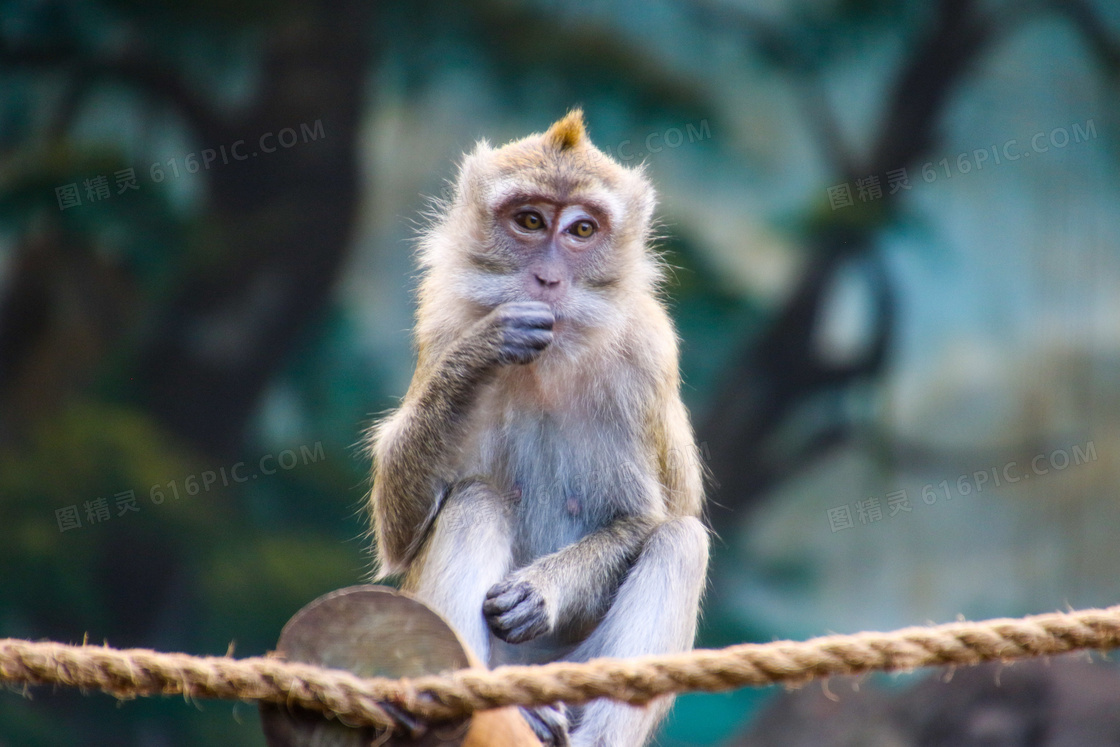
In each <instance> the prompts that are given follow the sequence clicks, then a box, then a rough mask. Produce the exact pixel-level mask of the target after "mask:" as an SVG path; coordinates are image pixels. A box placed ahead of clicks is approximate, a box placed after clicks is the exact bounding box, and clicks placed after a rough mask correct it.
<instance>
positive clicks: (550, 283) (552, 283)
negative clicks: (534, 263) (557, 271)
mask: <svg viewBox="0 0 1120 747" xmlns="http://www.w3.org/2000/svg"><path fill="white" fill-rule="evenodd" d="M533 277H535V278H536V279H537V282H538V283H539V284H540V286H541V287H542V288H555V287H556V286H558V285H560V279H559V278H557V279H555V280H553V279H552V278H551V277H547V278H542V277H541V276H540V275H537V274H535V273H534V275H533Z"/></svg>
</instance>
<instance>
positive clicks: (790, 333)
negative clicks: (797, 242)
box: [699, 0, 997, 535]
mask: <svg viewBox="0 0 1120 747" xmlns="http://www.w3.org/2000/svg"><path fill="white" fill-rule="evenodd" d="M709 8H710V6H709ZM720 13H722V14H728V15H732V16H734V15H736V11H734V10H732V9H730V8H724V9H722V10H721V11H720ZM736 27H737V28H741V29H745V31H744V35H745V38H746V40H747V41H746V43H747V44H761V45H762V47H763V50H762V51H763V52H764V53H766V54H769V55H770V56H771V57H772V58H773V59H774V60H776V61H777V62H778V63H779V66H780V67H783V68H785V69H786V70H787V71H788V72H790V73H791V74H793V75H794V76H795V77H796V78H808V79H810V80H812V79H813V78H814V77H815V76H816V74H817V72H816V71H817V69H818V67H819V66H820V65H821V64H822V63H821V61H820V60H819V59H818V58H817V57H815V56H813V55H812V54H810V53H809V52H806V51H805V50H804V48H803V46H801V45H799V44H798V43H797V42H796V41H795V39H796V36H797V29H788V30H786V29H779V28H777V27H775V26H774V25H773V24H769V23H763V22H760V21H759V20H758V19H757V18H754V17H752V16H745V17H739V18H738V22H737V26H736ZM996 33H997V26H996V24H994V23H993V19H992V18H991V17H990V16H988V15H987V14H986V13H984V12H983V11H981V10H980V9H979V7H978V4H977V3H975V2H973V0H939V2H937V3H936V4H935V5H934V6H933V7H932V9H931V17H930V18H929V20H928V22H927V23H926V25H925V27H924V28H922V29H921V30H920V31H919V33H918V35H917V41H916V43H913V44H911V45H910V47H909V49H910V50H911V51H910V52H909V53H908V54H907V56H906V58H905V59H904V61H903V63H902V64H901V66H900V67H899V69H898V70H897V72H896V73H895V75H894V76H893V79H894V83H893V84H892V85H891V87H890V93H889V97H888V101H887V104H886V106H885V107H884V111H885V116H884V118H883V121H882V125H881V127H880V129H879V133H878V135H877V137H876V138H875V140H874V143H873V146H872V148H871V149H870V153H869V154H868V155H867V156H865V157H864V158H862V159H860V158H858V157H855V156H853V155H851V154H852V152H853V151H852V149H850V148H848V147H846V146H845V144H844V140H843V137H842V134H841V133H840V132H839V128H838V127H837V125H836V123H835V121H834V118H833V117H832V115H831V112H830V110H829V109H828V106H827V103H825V99H824V96H823V95H822V93H821V89H820V86H819V84H816V83H812V84H810V85H807V86H805V87H804V91H806V92H807V94H808V95H809V96H810V97H811V99H815V100H811V101H810V102H809V104H808V106H807V108H808V109H809V110H810V111H811V112H814V113H815V116H816V119H817V131H818V133H819V136H820V137H821V139H822V140H824V143H823V144H824V146H825V147H826V150H827V151H828V152H830V154H831V156H832V157H831V158H830V159H829V161H830V163H832V164H833V165H834V167H838V176H839V179H837V181H838V182H839V181H843V182H853V181H856V180H857V179H859V178H861V177H864V176H868V175H880V176H881V175H883V174H885V173H886V172H888V171H892V170H895V169H901V168H905V167H907V166H912V165H913V164H915V163H918V162H919V161H920V160H921V158H923V157H924V156H927V155H929V154H931V153H932V152H933V151H934V150H935V149H936V146H937V143H938V126H939V125H940V122H941V116H942V113H943V111H944V109H945V107H946V104H947V103H948V101H949V99H950V97H951V96H952V94H953V92H954V91H955V90H956V88H957V87H958V86H959V85H960V83H961V82H962V81H963V80H965V79H966V77H967V75H968V74H969V72H970V71H971V70H972V68H973V66H974V65H975V63H976V61H977V59H978V58H979V57H980V56H981V55H982V54H983V52H984V51H985V50H986V49H987V48H988V47H989V45H990V44H991V43H992V41H993V39H994V38H995V36H996ZM895 205H896V203H894V202H893V201H890V200H884V201H882V202H880V203H879V209H878V210H877V211H869V210H868V209H867V208H857V210H860V211H861V212H860V213H859V214H858V217H857V219H856V220H853V219H852V218H851V216H850V215H849V214H844V213H833V214H824V215H823V216H818V219H817V220H816V222H815V223H813V224H812V225H811V227H810V229H809V232H808V234H807V236H806V245H807V247H808V248H809V252H808V255H809V257H810V259H809V262H808V264H807V266H806V271H805V273H804V275H803V276H802V278H801V279H800V280H799V282H798V283H797V285H796V287H795V288H794V290H793V292H792V293H791V294H790V296H789V299H788V301H786V302H785V304H784V305H783V306H782V308H781V309H780V310H779V311H778V313H777V314H776V315H775V317H774V319H773V321H772V322H771V323H770V325H769V326H768V327H767V329H766V330H765V331H764V332H763V334H762V335H761V336H760V337H759V338H758V339H756V340H753V341H751V343H749V344H748V345H746V346H744V348H743V349H742V350H741V351H740V353H739V354H738V355H737V356H735V357H734V358H733V362H732V363H731V364H730V366H729V368H728V371H727V374H726V376H725V377H724V381H723V383H722V385H721V386H720V387H719V388H718V389H717V392H716V394H715V396H714V398H713V400H712V405H711V408H710V410H709V413H708V416H707V417H706V418H705V419H704V420H703V421H702V422H701V424H700V428H699V432H700V437H701V438H702V439H703V440H705V441H707V443H708V445H709V448H710V450H711V453H712V462H711V468H712V471H713V473H714V474H715V476H716V478H717V480H718V481H719V483H720V484H719V488H718V489H717V491H716V495H715V501H714V504H715V508H713V510H712V516H711V518H712V524H713V527H714V528H715V529H716V531H717V532H722V533H725V534H729V535H730V534H733V533H734V532H735V528H736V527H737V526H739V523H740V522H741V521H742V520H743V519H744V517H745V515H746V514H747V512H749V510H750V509H752V508H753V507H755V506H756V505H757V504H758V503H759V502H760V501H761V500H762V499H763V498H764V497H765V496H766V494H767V493H768V492H769V491H770V490H771V489H772V488H773V487H774V486H775V485H776V484H778V483H780V482H782V481H784V480H786V479H787V478H789V477H790V476H791V475H793V474H795V473H796V472H799V471H801V470H803V469H804V468H805V467H806V466H807V465H808V464H810V463H811V462H812V461H814V460H815V459H817V458H819V457H820V456H822V455H824V454H825V453H827V452H828V451H829V450H830V449H832V448H833V447H834V446H836V445H837V444H838V443H841V442H843V441H845V440H846V439H847V437H848V436H849V435H850V429H851V424H849V423H847V422H846V421H845V420H844V419H843V416H842V415H834V416H832V418H831V420H830V422H823V423H821V424H819V426H818V428H817V429H816V431H815V432H812V433H807V434H806V435H805V436H804V437H803V440H802V441H801V443H800V444H797V445H792V446H791V445H790V443H789V440H788V438H787V439H782V440H781V442H780V445H779V442H778V440H777V438H778V434H779V431H780V430H781V429H782V426H783V425H784V424H786V423H787V422H788V420H789V418H790V417H791V416H792V415H793V414H794V413H796V412H798V411H800V410H801V409H802V408H804V407H805V406H807V405H808V404H810V403H812V402H813V401H815V400H818V399H819V398H820V397H822V396H825V395H829V394H831V395H838V394H839V393H840V392H842V391H844V390H846V389H848V388H850V387H851V386H853V385H855V384H857V383H859V382H861V381H869V380H873V379H875V378H876V377H878V376H880V375H881V374H882V373H883V371H884V369H885V366H886V363H887V359H888V352H889V349H890V344H891V341H892V339H893V329H894V323H895V313H896V312H895V304H894V300H893V293H892V290H891V287H890V280H889V278H888V277H887V276H886V273H885V271H884V269H883V267H882V265H881V263H880V262H879V261H878V260H877V259H876V258H875V257H874V246H875V236H876V234H877V232H878V231H879V230H880V229H881V227H882V226H883V225H884V224H885V223H886V222H887V221H888V220H889V219H890V218H891V216H892V214H893V212H894V211H895V210H896V209H897V208H896V207H895ZM859 257H867V258H868V261H865V262H863V263H861V265H860V267H861V268H862V269H863V271H864V272H865V273H870V275H869V276H868V278H867V279H868V281H869V284H870V287H871V288H872V294H873V298H874V304H873V305H874V320H873V322H872V324H873V328H872V330H871V331H870V335H869V338H870V343H869V344H868V345H866V346H865V348H864V349H863V350H862V351H861V352H860V355H859V357H858V358H856V359H854V360H850V361H847V362H845V363H843V364H837V363H834V362H830V361H825V360H822V359H821V357H820V354H819V352H818V351H817V349H815V341H816V340H817V338H818V336H819V334H820V329H819V325H820V322H821V307H822V305H823V303H824V301H825V299H826V296H827V294H828V293H829V292H830V291H831V290H832V288H833V287H834V284H835V282H836V278H837V275H838V273H839V272H840V271H841V270H842V269H843V268H844V267H845V266H846V263H848V262H850V261H852V260H855V259H856V258H859Z"/></svg>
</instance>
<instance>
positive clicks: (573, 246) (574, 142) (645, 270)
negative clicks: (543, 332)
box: [420, 111, 660, 347]
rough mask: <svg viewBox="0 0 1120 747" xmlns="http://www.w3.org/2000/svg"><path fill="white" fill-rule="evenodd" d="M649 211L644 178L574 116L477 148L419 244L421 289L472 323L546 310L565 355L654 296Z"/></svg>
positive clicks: (657, 271) (649, 192)
mask: <svg viewBox="0 0 1120 747" xmlns="http://www.w3.org/2000/svg"><path fill="white" fill-rule="evenodd" d="M653 206H654V191H653V188H652V186H650V184H649V182H648V181H647V180H646V178H645V176H644V174H643V173H642V171H641V169H631V168H627V167H625V166H622V165H620V164H618V163H617V162H615V161H614V160H613V159H611V158H610V157H609V156H608V155H606V154H605V153H603V152H602V151H600V150H599V149H598V148H596V147H595V146H594V145H592V144H591V141H590V140H589V139H588V138H587V137H586V134H585V132H584V130H583V120H582V115H580V114H579V112H578V111H577V112H572V113H570V114H569V115H568V116H567V117H565V118H564V119H562V120H560V121H559V122H557V123H556V124H554V125H553V126H552V127H551V128H550V129H549V130H548V132H545V133H543V134H540V135H531V136H529V137H527V138H524V139H522V140H519V141H516V142H513V143H510V144H508V145H505V146H503V147H501V148H491V147H490V146H489V145H487V144H486V143H480V144H479V145H478V147H477V148H476V149H475V151H474V152H473V153H471V154H470V155H468V156H467V157H466V158H465V159H464V161H463V164H462V166H461V168H460V172H459V177H458V179H457V182H456V194H455V198H454V199H453V200H452V201H451V202H450V203H448V204H447V205H446V206H445V207H444V208H443V209H444V210H445V212H444V213H443V214H442V215H440V216H439V219H438V220H437V221H436V222H435V223H434V224H433V226H432V228H431V230H430V231H429V232H428V233H427V235H426V236H425V237H424V239H423V242H422V244H421V255H420V256H421V262H422V264H423V265H424V267H425V269H426V271H427V278H428V279H427V281H426V282H427V283H428V287H429V288H433V289H434V288H436V287H440V288H442V291H441V293H442V295H440V296H439V297H440V298H442V299H444V301H445V302H446V300H447V299H448V298H449V297H450V298H456V297H457V298H458V299H461V300H462V301H464V302H466V304H467V306H468V307H469V308H472V309H473V313H471V314H469V315H468V316H473V317H478V316H480V315H482V314H485V313H487V312H489V311H490V310H491V309H494V308H496V307H497V306H500V305H501V304H504V303H509V302H514V301H540V302H544V303H547V304H548V305H549V307H550V308H551V309H552V312H553V314H554V315H555V316H556V327H555V329H554V331H555V333H556V340H557V342H560V343H561V346H562V345H563V340H564V339H565V338H566V337H568V336H569V335H571V334H573V333H575V334H577V335H578V333H579V330H581V329H584V330H586V329H590V328H604V327H612V326H614V325H617V324H621V323H622V320H623V319H624V318H625V316H626V315H627V314H628V313H630V312H629V309H628V305H629V303H630V302H631V301H636V300H637V299H643V298H648V296H649V295H650V293H652V292H653V291H654V289H655V287H656V285H657V283H658V281H659V279H660V268H659V263H658V259H657V257H656V255H655V254H654V253H653V252H652V251H651V250H650V249H649V248H648V246H647V243H648V237H649V231H650V220H651V217H652V213H653ZM432 292H433V293H434V291H432ZM448 294H450V296H449V295H448ZM569 330H571V332H569ZM553 347H556V345H554V346H553Z"/></svg>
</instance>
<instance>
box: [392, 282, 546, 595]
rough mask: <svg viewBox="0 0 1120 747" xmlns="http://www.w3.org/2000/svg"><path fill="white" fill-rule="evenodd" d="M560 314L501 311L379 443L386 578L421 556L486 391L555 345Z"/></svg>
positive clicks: (466, 340) (407, 404)
mask: <svg viewBox="0 0 1120 747" xmlns="http://www.w3.org/2000/svg"><path fill="white" fill-rule="evenodd" d="M553 321H554V319H553V315H552V312H551V311H550V310H549V308H548V306H547V305H545V304H542V303H537V302H523V303H508V304H503V305H501V306H499V307H498V308H496V309H494V310H493V311H492V312H490V313H489V314H487V315H486V316H485V317H483V318H482V319H480V320H479V321H477V322H475V323H474V324H473V325H472V326H470V327H468V328H467V330H466V331H465V332H464V333H463V334H462V335H461V336H460V337H459V339H457V340H456V341H455V342H454V343H452V344H451V345H450V346H449V348H448V349H447V350H446V351H445V352H444V353H443V355H442V356H440V357H439V358H437V360H436V362H435V363H434V364H433V365H432V366H431V367H430V368H428V370H427V372H426V374H425V373H424V371H423V369H424V365H423V364H421V365H420V367H418V369H417V374H416V377H415V378H414V379H413V382H412V386H411V387H410V388H409V392H408V395H407V396H406V397H405V401H404V404H403V405H402V406H401V408H400V409H399V410H398V411H397V412H396V413H395V414H394V415H393V416H392V417H390V418H389V419H388V420H387V421H386V422H385V423H383V424H382V425H381V426H380V427H379V428H378V430H377V432H376V434H375V436H374V449H373V452H374V481H373V488H372V491H371V493H370V503H371V508H372V513H373V522H374V529H375V534H376V537H377V547H378V556H379V559H380V565H381V571H382V573H383V574H393V573H399V572H400V571H402V570H404V567H405V566H406V565H407V564H408V562H409V561H410V560H411V559H412V557H413V556H414V555H415V553H416V551H417V550H418V549H419V547H420V544H421V542H422V541H423V539H424V535H425V532H426V531H427V529H428V528H429V526H430V525H431V523H432V520H433V519H434V518H435V516H436V514H437V513H438V511H439V506H440V499H441V497H442V496H443V494H444V491H445V490H446V488H447V486H448V485H449V484H450V483H451V482H452V481H454V480H455V479H457V477H459V476H458V475H455V474H454V455H455V449H456V447H457V446H458V444H459V443H461V442H462V440H463V438H464V436H465V432H466V429H467V421H468V416H469V414H470V410H471V407H472V405H473V403H474V401H475V400H476V398H477V393H478V388H479V387H480V386H481V385H482V384H484V383H485V382H486V381H487V380H488V378H489V377H490V375H491V374H492V372H493V371H494V370H495V369H496V368H497V367H498V366H500V365H505V364H514V363H528V362H529V361H531V360H533V359H534V358H536V356H537V355H538V354H539V353H540V351H541V350H543V349H544V348H545V347H547V346H548V344H549V343H550V342H551V340H552V325H553Z"/></svg>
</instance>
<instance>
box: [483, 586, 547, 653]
mask: <svg viewBox="0 0 1120 747" xmlns="http://www.w3.org/2000/svg"><path fill="white" fill-rule="evenodd" d="M527 570H528V569H522V570H521V571H515V572H513V573H511V574H510V575H509V576H507V577H506V578H505V579H503V580H502V581H499V582H498V583H496V584H494V585H493V586H491V587H490V591H488V592H486V601H485V602H483V603H482V613H483V615H485V616H486V622H487V624H488V625H489V626H490V630H492V631H493V632H494V635H496V636H498V637H499V638H501V639H502V640H503V641H505V642H506V643H524V642H525V641H531V640H533V639H534V638H537V637H539V636H542V635H545V634H547V633H551V632H552V631H553V630H555V629H556V616H557V613H556V604H555V602H554V600H553V599H551V598H550V595H549V594H548V593H547V592H546V590H545V588H544V585H543V584H542V583H541V582H540V581H539V580H537V579H534V578H533V576H532V574H531V573H526V572H525V571H527Z"/></svg>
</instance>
